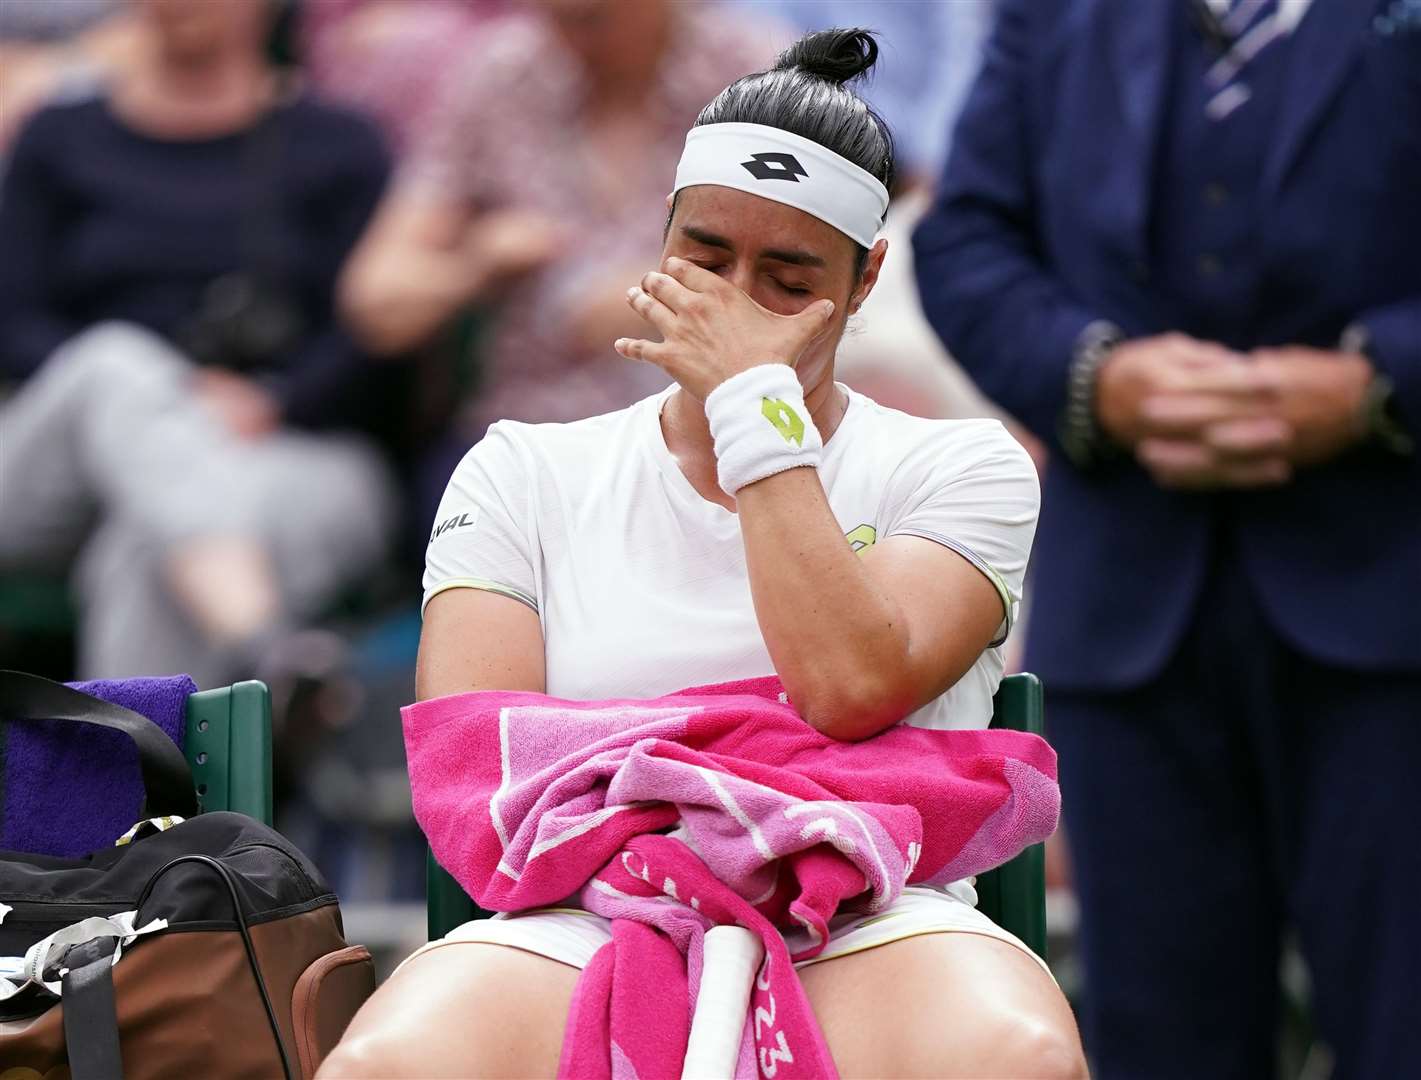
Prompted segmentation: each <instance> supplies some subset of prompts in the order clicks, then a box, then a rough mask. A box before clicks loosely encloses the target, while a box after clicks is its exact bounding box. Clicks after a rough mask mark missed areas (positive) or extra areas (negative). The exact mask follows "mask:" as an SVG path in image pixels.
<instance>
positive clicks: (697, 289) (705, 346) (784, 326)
mask: <svg viewBox="0 0 1421 1080" xmlns="http://www.w3.org/2000/svg"><path fill="white" fill-rule="evenodd" d="M627 303H628V304H629V305H630V306H631V308H632V310H634V311H635V312H636V313H637V314H638V315H640V316H641V317H642V318H644V319H645V320H646V321H647V322H649V323H650V324H651V325H652V326H653V327H654V328H655V329H656V330H657V332H658V333H660V334H661V337H662V340H661V341H648V340H645V339H642V338H618V339H617V340H616V342H615V343H614V348H615V349H616V350H617V352H619V353H620V354H621V355H622V356H625V357H626V358H627V359H629V360H645V361H647V362H649V363H652V364H655V365H656V366H657V367H659V368H661V369H662V370H664V371H665V372H666V373H667V374H668V375H670V376H671V377H672V378H673V379H675V380H676V381H677V382H678V383H679V384H680V385H681V387H682V388H683V389H685V390H686V391H687V392H688V393H690V394H691V395H692V396H693V397H695V398H696V399H698V400H700V401H704V400H705V399H706V396H707V395H708V394H709V393H710V392H711V391H712V390H714V389H715V388H716V387H717V386H719V385H720V384H721V383H723V382H725V381H726V380H727V379H729V378H731V377H732V376H734V375H738V374H740V372H742V371H746V370H748V369H750V368H752V367H757V366H759V365H760V364H788V365H789V366H790V367H794V366H796V365H797V364H798V363H799V360H800V358H801V357H802V356H803V355H804V353H805V352H806V351H807V350H808V349H809V347H810V346H811V345H813V344H814V343H815V342H816V341H818V340H819V339H820V338H821V337H823V336H824V334H825V333H827V332H828V330H829V328H830V327H831V326H832V324H833V317H834V303H833V301H832V300H819V301H816V302H815V303H813V304H810V305H809V306H808V307H806V308H805V309H804V310H803V311H800V312H797V313H796V314H793V315H778V314H776V313H775V312H773V311H769V310H767V309H766V308H764V307H761V306H760V305H759V304H757V303H756V302H755V301H754V300H752V299H751V298H750V296H749V295H747V294H746V293H744V292H742V291H741V290H740V289H739V288H737V287H736V286H735V285H733V284H731V283H730V282H728V281H725V280H724V279H722V278H721V277H719V276H717V275H716V274H713V273H711V272H710V271H709V270H705V269H703V268H702V267H699V266H697V265H695V264H694V263H692V262H688V261H686V260H685V259H679V258H675V257H671V258H668V259H666V260H665V261H664V262H663V263H662V269H661V271H660V272H658V271H655V270H653V271H650V272H649V273H647V274H646V275H645V276H644V277H643V278H642V279H641V284H640V285H637V286H633V287H632V288H630V289H628V290H627Z"/></svg>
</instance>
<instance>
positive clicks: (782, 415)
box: [760, 398, 804, 446]
mask: <svg viewBox="0 0 1421 1080" xmlns="http://www.w3.org/2000/svg"><path fill="white" fill-rule="evenodd" d="M761 402H762V404H761V405H760V411H761V412H762V413H764V415H765V419H766V420H768V421H769V422H770V424H771V425H772V426H773V427H774V429H775V430H776V431H778V432H779V433H780V434H781V435H782V436H783V437H784V441H785V442H787V443H794V445H795V446H803V445H804V421H803V420H801V419H800V418H799V413H797V412H795V411H794V409H792V408H791V407H790V406H788V405H786V404H785V403H784V402H783V401H781V400H780V399H779V398H761Z"/></svg>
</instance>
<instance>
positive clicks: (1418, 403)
mask: <svg viewBox="0 0 1421 1080" xmlns="http://www.w3.org/2000/svg"><path fill="white" fill-rule="evenodd" d="M1398 10H1400V9H1399V8H1397V7H1396V6H1394V5H1391V4H1389V3H1388V2H1386V0H1314V3H1313V5H1312V7H1311V9H1310V10H1309V11H1308V13H1307V15H1306V17H1305V18H1304V19H1303V21H1302V22H1301V24H1299V26H1298V28H1297V30H1296V31H1295V32H1294V36H1293V37H1292V39H1290V40H1289V41H1288V42H1287V44H1286V46H1284V47H1286V49H1287V50H1289V53H1288V58H1287V61H1286V62H1287V74H1286V76H1285V78H1286V89H1285V94H1284V96H1283V99H1282V104H1281V106H1280V107H1279V111H1278V113H1277V114H1276V117H1275V123H1274V124H1273V126H1272V127H1271V129H1270V139H1271V142H1270V146H1269V149H1268V151H1267V154H1266V158H1265V161H1266V167H1265V168H1264V169H1263V171H1262V175H1260V176H1259V177H1258V178H1257V182H1258V183H1259V184H1260V185H1262V194H1263V196H1264V198H1263V200H1261V205H1262V206H1263V207H1264V211H1263V212H1262V214H1261V215H1260V217H1261V220H1259V221H1258V223H1257V229H1258V235H1259V236H1260V237H1261V238H1262V239H1261V243H1260V245H1259V250H1258V251H1257V258H1259V259H1260V260H1262V277H1261V280H1262V281H1263V283H1264V287H1263V288H1261V289H1260V290H1259V293H1258V298H1257V302H1256V308H1255V312H1256V314H1255V317H1254V319H1253V320H1252V325H1251V327H1250V331H1251V333H1250V335H1249V336H1250V337H1251V340H1249V341H1243V342H1233V343H1232V344H1234V345H1235V346H1236V347H1243V346H1253V345H1265V344H1284V343H1296V344H1305V345H1312V346H1315V347H1319V348H1335V347H1336V345H1337V342H1338V338H1339V335H1340V333H1341V331H1342V330H1343V329H1344V328H1345V327H1346V326H1348V325H1349V324H1351V323H1353V322H1360V323H1362V324H1363V325H1365V326H1366V327H1367V328H1368V329H1369V330H1370V332H1371V336H1372V340H1373V348H1374V357H1373V358H1374V361H1375V362H1376V364H1377V366H1378V368H1379V369H1381V370H1382V371H1384V372H1385V373H1386V374H1387V375H1388V376H1389V377H1390V378H1391V379H1392V380H1393V382H1394V384H1395V386H1396V388H1397V402H1398V404H1399V406H1400V411H1401V414H1402V419H1403V420H1404V422H1406V424H1407V426H1408V427H1409V429H1410V431H1411V432H1412V433H1413V434H1414V435H1421V19H1413V21H1412V22H1410V23H1408V22H1405V21H1402V20H1392V19H1390V18H1386V17H1385V16H1386V15H1387V13H1388V12H1390V13H1392V14H1395V13H1396V12H1397V11H1398ZM1177 18H1178V12H1177V10H1176V9H1175V8H1174V7H1173V6H1172V5H1171V4H1168V3H1139V2H1138V0H1006V2H1005V3H1004V4H1003V6H1002V9H1001V12H1000V16H999V21H998V24H997V27H996V29H995V31H994V33H993V37H992V39H991V41H990V43H989V46H988V50H987V55H986V58H985V62H984V67H983V70H982V73H981V75H980V76H979V79H978V82H977V84H976V86H975V87H974V88H973V91H972V93H971V95H970V96H969V98H968V102H967V105H966V107H965V110H964V112H963V114H962V117H961V119H960V121H959V124H958V127H957V130H956V132H955V135H954V150H953V155H952V158H951V160H950V161H949V163H948V165H947V168H946V171H945V174H944V177H943V181H942V184H941V186H940V189H939V191H938V193H937V196H936V199H935V202H934V205H933V208H932V210H931V211H930V213H929V214H928V216H927V217H926V218H925V219H924V220H923V221H922V223H921V224H920V226H919V227H918V230H917V232H916V234H915V237H914V247H915V253H916V261H917V274H918V283H919V287H920V290H921V292H922V297H923V305H924V308H925V310H926V311H927V313H928V317H929V319H930V320H931V321H932V323H933V325H934V326H935V327H936V328H937V330H938V332H939V333H940V334H941V336H942V338H943V340H944V341H945V342H946V343H947V345H948V347H949V348H950V349H951V350H952V352H953V353H954V354H955V355H956V356H957V358H958V359H959V360H960V361H961V362H962V363H963V365H964V366H965V367H966V368H967V370H968V371H969V372H970V373H971V374H972V376H973V377H974V378H975V379H976V380H977V382H978V383H979V385H980V386H981V387H982V389H983V390H984V391H985V392H986V393H987V394H988V395H989V396H991V397H992V398H994V399H995V400H996V401H998V402H1000V403H1001V404H1002V405H1003V406H1004V407H1005V408H1006V409H1008V410H1009V411H1010V412H1012V413H1013V414H1015V415H1016V416H1017V417H1018V418H1019V419H1020V420H1021V421H1022V422H1023V423H1024V424H1025V425H1026V426H1027V427H1028V428H1030V429H1031V430H1032V431H1034V432H1035V433H1036V434H1037V435H1039V436H1041V437H1042V438H1044V439H1046V440H1047V441H1048V442H1050V443H1052V444H1053V447H1056V446H1059V443H1058V441H1057V437H1056V432H1057V426H1058V420H1059V417H1060V414H1061V411H1062V409H1063V406H1064V404H1065V396H1066V379H1067V371H1068V368H1069V365H1070V360H1071V355H1072V347H1073V344H1074V342H1075V340H1076V338H1077V336H1078V335H1079V334H1080V332H1081V330H1082V329H1083V328H1084V327H1085V326H1086V325H1088V324H1089V323H1091V322H1092V321H1094V320H1097V319H1108V320H1111V321H1113V322H1115V323H1117V324H1118V325H1119V326H1121V327H1122V328H1123V329H1124V330H1125V332H1126V334H1127V335H1130V336H1144V335H1149V334H1154V333H1160V332H1163V331H1166V330H1180V331H1183V332H1186V333H1188V332H1190V327H1189V326H1180V325H1172V324H1171V322H1170V320H1169V318H1168V316H1167V315H1166V314H1165V313H1164V310H1163V309H1165V308H1167V307H1168V304H1165V303H1161V297H1160V296H1159V295H1158V294H1156V293H1152V291H1151V284H1150V281H1149V279H1148V276H1147V275H1146V274H1145V273H1144V272H1143V270H1142V269H1141V268H1142V267H1145V266H1147V265H1148V262H1147V256H1148V254H1149V252H1148V241H1149V239H1150V231H1149V220H1150V219H1149V215H1150V212H1151V197H1152V194H1153V192H1154V191H1155V189H1156V178H1155V177H1154V176H1153V175H1152V173H1153V171H1154V170H1155V169H1156V167H1157V161H1158V157H1159V155H1158V154H1156V152H1155V148H1156V147H1157V146H1158V144H1159V138H1160V130H1159V128H1160V125H1161V124H1162V123H1163V121H1164V117H1165V115H1166V113H1167V110H1165V109H1164V108H1162V105H1163V101H1162V98H1163V95H1164V93H1165V89H1166V79H1167V68H1168V64H1167V63H1166V62H1165V59H1166V57H1167V56H1168V55H1169V50H1170V35H1171V34H1172V33H1175V32H1177V26H1178V24H1177ZM1225 519H1227V521H1228V522H1229V526H1228V527H1229V531H1230V534H1231V536H1232V537H1233V541H1232V546H1231V548H1230V550H1231V551H1233V552H1235V553H1236V557H1237V558H1240V559H1242V560H1243V563H1244V567H1245V570H1246V572H1247V576H1248V579H1249V580H1250V581H1251V582H1252V584H1253V587H1254V588H1255V589H1256V590H1257V593H1258V596H1259V599H1260V601H1261V603H1262V604H1263V606H1264V608H1265V610H1266V612H1267V613H1268V615H1269V617H1270V619H1271V621H1272V623H1273V625H1274V627H1275V628H1276V630H1277V631H1278V633H1279V634H1280V635H1281V636H1282V637H1283V638H1284V639H1285V640H1287V641H1288V642H1290V643H1291V644H1292V645H1293V646H1294V647H1296V648H1297V649H1299V650H1300V651H1302V652H1303V653H1305V654H1307V655H1310V656H1311V657H1313V658H1314V659H1317V660H1320V661H1323V662H1326V663H1330V664H1334V665H1338V666H1342V667H1347V668H1352V669H1357V670H1361V671H1381V670H1410V671H1414V670H1417V669H1421V461H1418V460H1417V458H1415V457H1412V458H1397V457H1387V456H1386V455H1383V454H1379V453H1372V452H1368V451H1366V450H1357V451H1353V452H1349V453H1348V454H1346V455H1344V456H1342V457H1340V458H1338V459H1336V460H1334V461H1332V462H1330V463H1328V464H1325V465H1322V466H1319V467H1314V468H1310V469H1307V470H1303V471H1301V472H1299V473H1298V475H1297V477H1296V478H1295V479H1294V480H1293V481H1292V482H1291V483H1289V484H1288V485H1286V486H1284V487H1281V488H1278V489H1273V490H1267V491H1257V492H1246V493H1229V494H1204V495H1200V494H1182V493H1173V492H1168V491H1164V490H1162V489H1160V488H1158V487H1156V486H1155V485H1154V484H1153V483H1152V482H1151V481H1150V479H1149V478H1148V476H1147V475H1146V474H1145V473H1144V471H1143V470H1141V469H1140V468H1139V467H1138V466H1136V465H1135V464H1134V463H1133V462H1132V461H1130V460H1129V459H1128V458H1124V459H1122V460H1120V461H1119V462H1112V463H1109V464H1106V465H1103V466H1096V467H1094V468H1092V469H1090V470H1088V471H1087V470H1082V469H1078V468H1076V467H1075V466H1073V465H1072V464H1071V463H1070V462H1069V461H1068V460H1066V459H1065V458H1064V457H1063V456H1062V455H1061V454H1059V453H1057V454H1055V455H1054V457H1053V460H1052V462H1051V464H1050V466H1049V468H1048V471H1047V476H1046V480H1045V485H1044V490H1043V506H1042V518H1041V525H1040V530H1039V532H1038V534H1037V537H1038V538H1037V550H1036V560H1037V574H1036V579H1035V591H1034V597H1033V609H1032V618H1031V620H1030V631H1029V638H1028V643H1027V651H1028V660H1029V663H1030V664H1031V665H1032V666H1033V667H1034V669H1035V670H1036V671H1037V672H1038V673H1039V674H1041V676H1042V677H1043V678H1044V679H1045V680H1046V681H1047V683H1048V685H1053V686H1055V687H1057V688H1060V689H1077V690H1109V689H1121V688H1126V687H1130V686H1135V685H1139V684H1141V683H1143V682H1145V681H1147V680H1148V679H1150V678H1151V677H1152V676H1153V675H1155V674H1156V673H1157V672H1158V671H1159V670H1160V669H1161V667H1162V666H1163V665H1164V664H1165V663H1166V662H1167V660H1168V659H1169V657H1170V656H1171V655H1172V653H1173V651H1174V649H1175V648H1176V647H1177V645H1178V642H1179V640H1180V637H1181V635H1182V633H1183V632H1184V630H1185V628H1186V627H1187V626H1188V624H1189V621H1190V619H1191V617H1192V615H1193V613H1194V611H1195V608H1196V606H1197V604H1196V601H1197V598H1198V596H1199V593H1200V590H1201V587H1202V584H1203V581H1204V578H1205V574H1206V573H1207V571H1208V566H1209V560H1210V557H1211V554H1210V553H1211V550H1213V548H1212V545H1213V543H1214V539H1215V537H1216V535H1217V533H1218V531H1219V529H1220V527H1221V523H1222V522H1223V521H1224V520H1225ZM1418 711H1419V712H1421V705H1418Z"/></svg>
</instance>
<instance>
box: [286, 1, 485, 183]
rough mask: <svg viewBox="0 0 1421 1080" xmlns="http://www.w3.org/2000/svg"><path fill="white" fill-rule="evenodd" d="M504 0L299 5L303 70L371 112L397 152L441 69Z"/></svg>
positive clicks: (432, 97) (323, 88) (432, 96)
mask: <svg viewBox="0 0 1421 1080" xmlns="http://www.w3.org/2000/svg"><path fill="white" fill-rule="evenodd" d="M509 6H510V4H509V3H508V2H506V0H418V2H417V3H411V2H410V0H314V2H307V3H305V4H303V5H302V6H301V9H300V15H301V23H302V37H303V39H304V41H305V43H306V49H305V59H306V63H305V71H306V75H307V77H308V78H309V79H310V80H311V85H312V86H313V87H314V88H315V89H316V90H317V91H318V92H319V93H320V94H321V95H322V96H323V97H325V98H327V99H329V100H332V101H339V102H341V103H342V104H345V105H349V106H351V107H353V108H356V109H359V110H360V111H362V112H365V113H367V114H368V115H370V116H371V117H372V118H373V119H374V120H376V121H377V122H378V123H379V124H380V127H381V129H382V130H383V131H384V133H385V138H386V140H387V141H388V142H389V144H390V146H391V148H392V149H393V150H394V151H395V153H396V155H397V156H398V155H399V154H401V153H403V152H404V151H405V150H406V149H407V148H408V147H409V146H410V145H411V143H412V142H414V140H415V138H416V133H417V132H418V131H419V130H420V129H421V128H422V127H423V125H424V122H425V119H426V116H427V114H428V113H429V111H430V109H431V108H432V106H433V105H434V104H435V103H436V102H437V100H438V91H439V87H440V85H441V84H442V81H443V79H444V77H445V76H446V75H448V73H449V72H450V71H451V70H454V69H455V68H457V67H458V65H459V59H460V56H461V54H463V53H464V52H466V51H467V50H468V49H469V48H470V47H471V46H472V44H473V42H474V41H475V40H476V39H477V37H478V35H479V33H480V31H481V30H482V29H483V28H484V27H485V26H486V25H487V24H488V22H489V21H490V20H491V19H493V18H495V17H496V16H498V15H501V14H502V13H504V12H505V11H506V10H507V9H508V8H509Z"/></svg>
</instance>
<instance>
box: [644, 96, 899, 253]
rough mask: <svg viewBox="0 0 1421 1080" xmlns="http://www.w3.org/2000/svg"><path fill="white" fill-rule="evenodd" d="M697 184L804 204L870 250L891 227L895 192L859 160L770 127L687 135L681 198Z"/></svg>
mask: <svg viewBox="0 0 1421 1080" xmlns="http://www.w3.org/2000/svg"><path fill="white" fill-rule="evenodd" d="M697 184H715V185H716V186H717V187H728V188H734V189H735V190H736V191H748V192H749V193H750V194H751V195H759V196H760V197H761V198H764V199H773V200H774V201H775V202H778V203H784V204H785V205H786V206H794V207H798V208H799V209H800V210H803V211H804V212H805V213H806V214H813V215H814V216H815V217H817V218H818V219H819V220H820V221H823V222H826V223H827V224H829V225H832V226H834V228H836V229H838V230H839V231H840V232H841V233H845V234H847V235H848V236H850V237H852V238H853V239H854V240H856V241H858V243H860V244H862V245H863V246H864V247H872V246H873V239H874V237H875V236H876V235H877V234H878V230H879V229H880V228H882V226H883V215H884V212H885V211H886V210H887V209H888V189H887V188H886V187H884V186H883V185H882V184H881V183H880V182H879V181H878V179H877V178H876V177H874V176H873V174H871V173H869V172H866V171H865V170H863V169H861V168H859V167H858V166H857V165H855V164H854V163H853V162H852V161H849V160H848V159H847V158H845V157H841V156H840V155H838V154H836V153H834V151H832V150H830V149H829V148H828V147H826V146H820V145H819V144H818V143H817V142H814V141H813V140H812V139H805V138H802V137H801V136H799V135H795V134H794V133H793V132H789V131H782V130H780V129H779V128H776V127H768V126H766V125H763V124H703V125H701V126H700V127H693V128H692V129H691V130H690V132H689V133H688V134H687V135H686V149H685V150H683V151H682V152H681V163H680V164H679V165H677V166H676V186H675V187H674V188H673V189H672V191H673V193H674V192H677V191H680V190H681V189H682V188H688V187H694V186H695V185H697Z"/></svg>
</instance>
